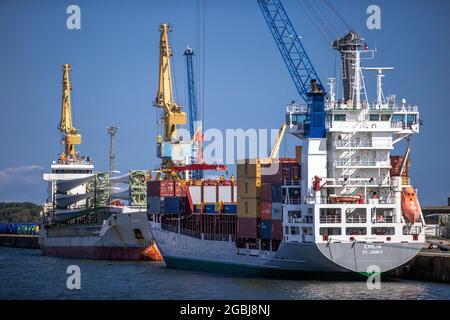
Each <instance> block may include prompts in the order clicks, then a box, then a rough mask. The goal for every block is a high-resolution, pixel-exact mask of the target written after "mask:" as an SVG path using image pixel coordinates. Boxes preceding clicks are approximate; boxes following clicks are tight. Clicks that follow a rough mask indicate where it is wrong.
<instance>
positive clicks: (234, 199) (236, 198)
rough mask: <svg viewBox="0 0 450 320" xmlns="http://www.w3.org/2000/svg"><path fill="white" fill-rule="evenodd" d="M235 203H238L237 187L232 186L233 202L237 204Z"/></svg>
mask: <svg viewBox="0 0 450 320" xmlns="http://www.w3.org/2000/svg"><path fill="white" fill-rule="evenodd" d="M237 201H238V196H237V186H233V202H237Z"/></svg>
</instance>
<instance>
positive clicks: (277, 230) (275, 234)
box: [272, 220, 283, 240]
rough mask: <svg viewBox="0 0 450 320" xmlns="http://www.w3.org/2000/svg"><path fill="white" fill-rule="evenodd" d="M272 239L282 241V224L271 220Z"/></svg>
mask: <svg viewBox="0 0 450 320" xmlns="http://www.w3.org/2000/svg"><path fill="white" fill-rule="evenodd" d="M272 239H273V240H283V222H282V221H279V220H272Z"/></svg>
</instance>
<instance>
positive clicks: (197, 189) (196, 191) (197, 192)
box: [189, 186, 202, 204]
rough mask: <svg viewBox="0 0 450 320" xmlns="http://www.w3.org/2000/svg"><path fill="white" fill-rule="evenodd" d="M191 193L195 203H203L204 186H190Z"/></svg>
mask: <svg viewBox="0 0 450 320" xmlns="http://www.w3.org/2000/svg"><path fill="white" fill-rule="evenodd" d="M189 193H190V194H191V198H192V203H193V204H201V203H202V187H201V186H189Z"/></svg>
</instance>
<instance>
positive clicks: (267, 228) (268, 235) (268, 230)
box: [259, 220, 272, 240]
mask: <svg viewBox="0 0 450 320" xmlns="http://www.w3.org/2000/svg"><path fill="white" fill-rule="evenodd" d="M259 230H260V235H261V239H264V240H269V239H272V220H261V226H260V228H259Z"/></svg>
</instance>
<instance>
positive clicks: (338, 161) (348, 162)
mask: <svg viewBox="0 0 450 320" xmlns="http://www.w3.org/2000/svg"><path fill="white" fill-rule="evenodd" d="M335 165H336V166H342V167H346V166H359V167H374V166H390V163H389V162H388V161H373V160H347V159H336V160H335Z"/></svg>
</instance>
